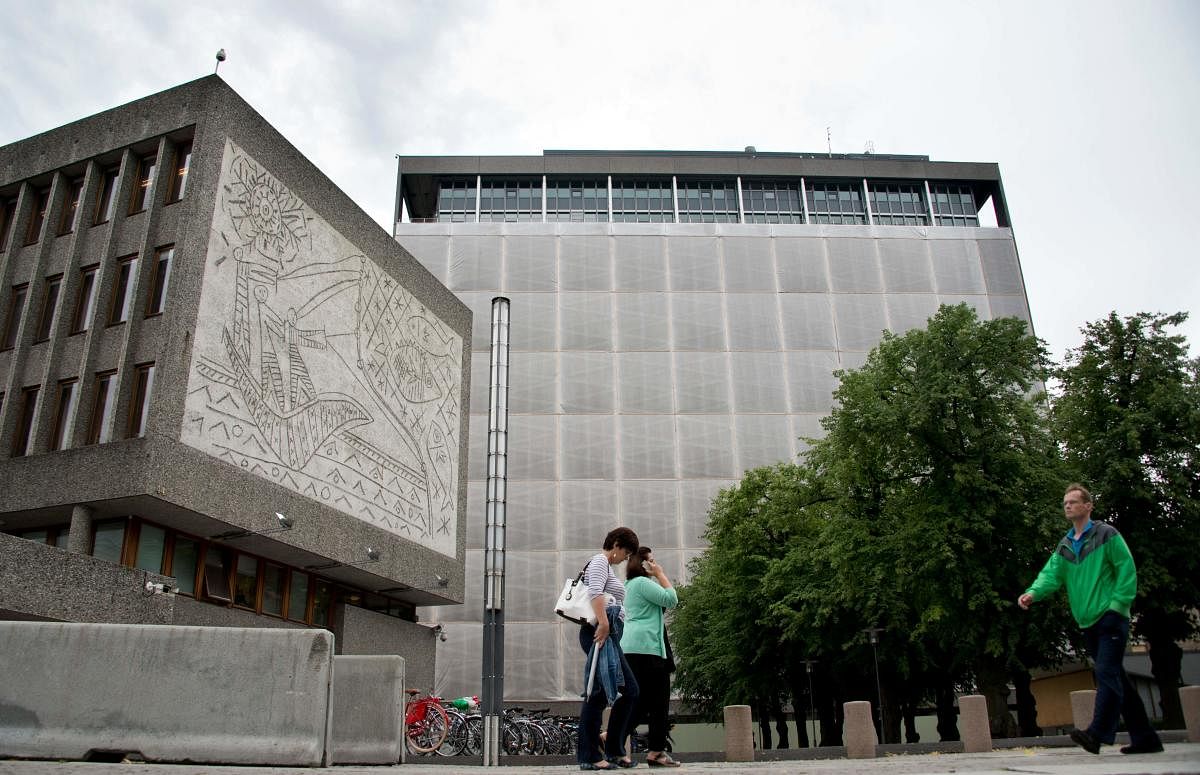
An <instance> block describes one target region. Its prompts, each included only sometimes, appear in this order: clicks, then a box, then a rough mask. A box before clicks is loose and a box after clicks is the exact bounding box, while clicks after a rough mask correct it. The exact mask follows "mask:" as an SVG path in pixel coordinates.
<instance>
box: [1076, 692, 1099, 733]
mask: <svg viewBox="0 0 1200 775" xmlns="http://www.w3.org/2000/svg"><path fill="white" fill-rule="evenodd" d="M1095 710H1096V690H1095V689H1081V690H1080V691H1077V692H1071V719H1072V723H1073V724H1074V725H1075V728H1076V729H1087V728H1088V727H1089V726H1091V725H1092V714H1093V713H1094V712H1095Z"/></svg>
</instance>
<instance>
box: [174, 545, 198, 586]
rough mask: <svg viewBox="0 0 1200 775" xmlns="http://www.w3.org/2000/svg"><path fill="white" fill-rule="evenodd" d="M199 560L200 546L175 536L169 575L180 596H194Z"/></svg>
mask: <svg viewBox="0 0 1200 775" xmlns="http://www.w3.org/2000/svg"><path fill="white" fill-rule="evenodd" d="M199 560H200V546H199V545H198V544H197V543H196V542H195V541H193V540H192V539H190V538H184V537H183V536H180V535H177V536H175V548H174V551H172V552H171V575H172V576H174V577H175V581H176V582H178V584H179V592H180V593H181V594H184V595H192V596H195V594H196V568H197V564H198V562H199Z"/></svg>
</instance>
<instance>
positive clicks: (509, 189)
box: [479, 178, 542, 223]
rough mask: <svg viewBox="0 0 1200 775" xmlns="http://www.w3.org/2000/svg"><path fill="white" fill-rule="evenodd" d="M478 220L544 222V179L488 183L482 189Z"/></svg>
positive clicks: (489, 181) (485, 179)
mask: <svg viewBox="0 0 1200 775" xmlns="http://www.w3.org/2000/svg"><path fill="white" fill-rule="evenodd" d="M479 220H480V221H481V222H482V221H508V222H510V223H511V222H514V221H541V220H542V181H541V180H488V179H487V178H484V180H483V184H482V187H481V188H480V189H479Z"/></svg>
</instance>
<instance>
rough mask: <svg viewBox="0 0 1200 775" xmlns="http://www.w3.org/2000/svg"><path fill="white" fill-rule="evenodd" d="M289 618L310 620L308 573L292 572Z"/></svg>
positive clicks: (289, 588)
mask: <svg viewBox="0 0 1200 775" xmlns="http://www.w3.org/2000/svg"><path fill="white" fill-rule="evenodd" d="M287 618H288V619H291V620H292V621H296V622H304V621H308V574H307V573H301V572H300V571H295V570H294V571H292V572H291V583H290V584H289V585H288V596H287Z"/></svg>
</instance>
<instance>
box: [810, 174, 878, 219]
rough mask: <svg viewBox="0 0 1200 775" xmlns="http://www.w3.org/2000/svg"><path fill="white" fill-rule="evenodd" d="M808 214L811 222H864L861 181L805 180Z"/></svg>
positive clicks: (865, 214) (864, 213)
mask: <svg viewBox="0 0 1200 775" xmlns="http://www.w3.org/2000/svg"><path fill="white" fill-rule="evenodd" d="M805 185H806V186H807V187H808V190H807V191H805V192H804V195H805V197H806V198H807V199H808V214H809V217H810V218H811V219H812V222H813V223H836V224H865V223H866V222H867V209H866V205H865V203H864V202H863V196H862V183H858V182H841V181H825V182H820V181H818V182H813V181H805Z"/></svg>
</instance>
